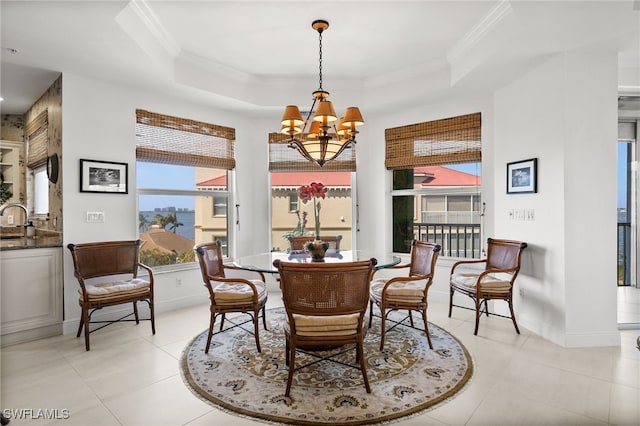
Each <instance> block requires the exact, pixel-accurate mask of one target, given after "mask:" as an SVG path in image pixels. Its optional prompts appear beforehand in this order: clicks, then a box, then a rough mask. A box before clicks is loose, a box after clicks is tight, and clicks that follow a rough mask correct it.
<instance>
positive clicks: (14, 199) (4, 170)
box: [0, 141, 23, 204]
mask: <svg viewBox="0 0 640 426" xmlns="http://www.w3.org/2000/svg"><path fill="white" fill-rule="evenodd" d="M22 148H23V144H22V143H21V142H11V141H0V181H1V182H2V183H1V184H0V185H1V186H2V192H0V204H2V201H4V202H6V203H18V202H20V190H21V187H20V186H21V185H20V182H21V181H22V179H21V171H20V156H21V155H22ZM8 193H11V197H9V198H8V199H6V200H4V197H3V196H4V195H6V194H8Z"/></svg>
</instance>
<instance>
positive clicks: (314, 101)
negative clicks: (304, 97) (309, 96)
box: [302, 97, 318, 134]
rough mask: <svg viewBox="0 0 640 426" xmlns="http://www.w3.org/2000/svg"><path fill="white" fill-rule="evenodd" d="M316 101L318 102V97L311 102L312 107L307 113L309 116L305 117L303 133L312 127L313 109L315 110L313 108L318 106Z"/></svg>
mask: <svg viewBox="0 0 640 426" xmlns="http://www.w3.org/2000/svg"><path fill="white" fill-rule="evenodd" d="M316 102H318V98H316V97H314V98H313V103H312V104H311V108H310V109H309V112H308V113H307V117H306V118H305V119H304V125H303V126H302V134H305V133H307V130H310V129H311V125H310V124H309V123H310V122H311V115H312V114H313V111H314V110H313V109H314V108H315V107H316ZM307 126H309V127H307Z"/></svg>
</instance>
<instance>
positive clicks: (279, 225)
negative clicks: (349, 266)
mask: <svg viewBox="0 0 640 426" xmlns="http://www.w3.org/2000/svg"><path fill="white" fill-rule="evenodd" d="M351 177H352V176H351V172H322V173H317V172H272V173H271V244H272V246H273V247H272V249H273V250H279V251H287V250H289V249H290V243H289V240H288V238H287V237H288V236H304V235H309V236H311V237H313V235H314V233H315V231H314V223H315V222H314V216H313V201H309V202H307V203H304V202H302V201H300V199H299V194H298V191H299V189H300V187H301V186H304V185H309V184H311V183H312V182H320V183H322V184H324V185H325V186H326V187H327V188H328V192H327V194H326V196H325V198H324V199H320V200H319V202H320V207H321V208H320V234H321V235H320V237H322V235H327V236H337V235H342V240H341V242H340V249H345V250H349V249H350V248H351V247H352V241H351V238H352V229H351V228H352V211H353V207H352V203H353V200H352V197H351V184H352V181H351Z"/></svg>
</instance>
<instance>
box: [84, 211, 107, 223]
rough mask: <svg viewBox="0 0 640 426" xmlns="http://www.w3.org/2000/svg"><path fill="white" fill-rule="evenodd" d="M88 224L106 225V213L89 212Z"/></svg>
mask: <svg viewBox="0 0 640 426" xmlns="http://www.w3.org/2000/svg"><path fill="white" fill-rule="evenodd" d="M87 223H104V212H87Z"/></svg>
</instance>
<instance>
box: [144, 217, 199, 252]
mask: <svg viewBox="0 0 640 426" xmlns="http://www.w3.org/2000/svg"><path fill="white" fill-rule="evenodd" d="M140 239H141V240H142V246H141V248H140V251H141V255H143V254H144V252H149V251H154V250H157V251H159V252H160V254H161V255H168V256H172V255H175V256H177V255H180V254H182V253H191V252H192V251H193V240H190V239H188V238H185V237H183V236H182V235H180V234H176V233H174V232H171V231H167V230H166V229H164V228H160V227H159V226H158V225H152V227H151V229H149V231H147V232H141V233H140Z"/></svg>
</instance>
